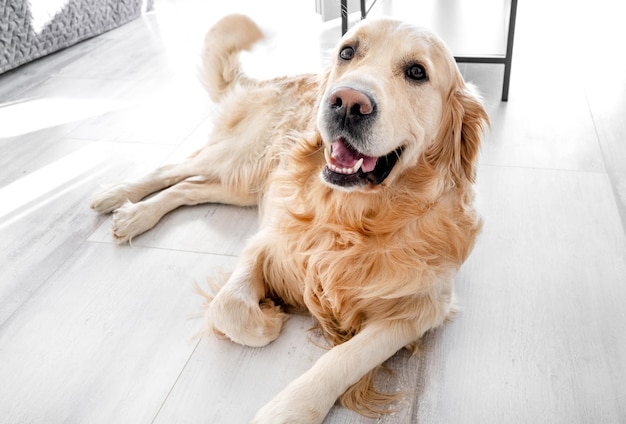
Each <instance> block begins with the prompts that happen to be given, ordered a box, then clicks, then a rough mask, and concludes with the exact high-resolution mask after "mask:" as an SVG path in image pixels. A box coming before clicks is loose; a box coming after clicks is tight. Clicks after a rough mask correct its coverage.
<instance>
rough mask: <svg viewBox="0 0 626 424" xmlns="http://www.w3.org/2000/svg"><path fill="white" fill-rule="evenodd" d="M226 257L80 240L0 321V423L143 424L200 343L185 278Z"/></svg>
mask: <svg viewBox="0 0 626 424" xmlns="http://www.w3.org/2000/svg"><path fill="white" fill-rule="evenodd" d="M233 262H234V258H226V257H223V256H209V255H202V254H196V253H189V252H174V251H165V250H160V249H144V248H138V247H134V248H131V247H118V246H114V245H111V244H106V243H105V244H102V243H88V244H87V245H85V246H84V247H83V248H82V249H81V250H80V251H78V252H77V254H76V255H74V256H72V257H71V258H70V259H69V260H68V262H67V263H66V264H65V265H63V266H62V267H61V268H60V269H59V271H58V272H57V273H56V274H55V275H54V276H53V278H52V279H51V280H50V281H49V282H48V284H46V287H45V288H43V289H42V290H40V291H39V292H38V293H37V294H36V295H35V296H33V297H32V298H31V299H29V300H28V302H26V303H25V304H24V305H23V306H22V307H21V308H20V310H19V311H18V312H17V313H16V314H15V315H14V316H13V318H12V319H11V320H10V321H9V322H8V323H5V325H3V326H2V331H1V332H0V358H2V366H0V381H2V384H1V385H0V411H1V412H2V417H3V422H12V423H24V422H48V423H50V422H67V423H113V422H134V423H140V422H144V423H145V422H150V421H151V420H152V419H153V417H154V415H155V414H156V412H157V411H158V409H159V407H160V405H161V403H162V402H163V400H164V399H165V398H166V396H167V394H168V392H169V391H170V389H171V387H172V386H173V384H174V382H175V381H176V379H177V378H178V375H179V374H180V372H181V370H182V369H183V367H184V365H185V363H186V362H187V360H188V358H189V356H190V355H191V352H192V351H193V350H194V349H195V347H196V345H197V343H198V340H197V339H196V338H194V335H195V333H196V332H197V331H198V329H199V328H200V326H199V320H197V319H193V318H194V316H195V315H196V314H197V313H198V312H201V304H202V301H201V297H200V296H197V295H195V294H194V289H193V283H194V282H198V283H201V284H204V281H205V278H206V277H207V276H208V275H210V274H211V273H212V272H213V270H215V269H218V268H220V267H224V268H225V269H228V268H230V267H232V266H233ZM157 263H158V264H161V265H162V266H159V267H156V266H155V264H157ZM112 264H115V266H111V265H112Z"/></svg>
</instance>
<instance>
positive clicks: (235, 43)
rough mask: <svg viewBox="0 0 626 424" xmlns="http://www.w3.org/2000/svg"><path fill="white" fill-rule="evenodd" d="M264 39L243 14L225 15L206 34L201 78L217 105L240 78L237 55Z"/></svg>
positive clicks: (241, 74)
mask: <svg viewBox="0 0 626 424" xmlns="http://www.w3.org/2000/svg"><path fill="white" fill-rule="evenodd" d="M262 38H263V32H261V30H260V29H259V27H258V26H257V24H255V23H254V21H252V19H250V18H248V17H247V16H244V15H236V14H235V15H228V16H226V17H224V18H222V19H221V20H220V21H219V22H217V23H216V24H215V25H214V26H213V28H211V29H210V30H209V32H207V34H206V36H205V38H204V47H203V49H202V65H203V70H202V79H203V82H204V85H205V87H206V89H207V91H208V92H209V96H210V97H211V100H213V101H214V102H217V101H219V100H220V99H221V97H222V95H223V94H224V93H225V92H226V91H227V90H228V88H229V86H230V85H231V84H233V83H235V82H237V81H238V80H239V79H241V78H242V77H243V72H242V70H241V66H240V62H239V53H240V52H241V51H242V50H250V48H251V47H252V46H253V45H254V43H256V42H257V41H259V40H261V39H262Z"/></svg>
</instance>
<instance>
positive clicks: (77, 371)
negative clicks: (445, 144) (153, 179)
mask: <svg viewBox="0 0 626 424" xmlns="http://www.w3.org/2000/svg"><path fill="white" fill-rule="evenodd" d="M384 1H386V2H391V0H384ZM484 1H486V0H484ZM217 3H222V4H220V5H216V4H217ZM223 3H227V4H223ZM270 3H271V2H270ZM306 3H307V2H294V1H288V0H281V1H277V2H275V3H274V4H272V5H269V6H268V2H254V1H252V0H248V1H245V0H229V1H228V2H213V1H211V2H208V1H201V0H185V1H174V0H172V1H165V0H160V1H159V0H157V2H156V6H157V7H156V11H155V12H153V13H150V14H148V15H146V16H145V17H143V18H142V19H139V20H136V21H134V22H132V23H130V24H128V25H126V26H124V27H122V28H119V29H117V30H114V31H111V32H109V33H107V34H104V35H102V36H100V37H97V38H95V39H92V40H90V41H87V42H84V43H82V44H80V45H77V46H75V47H72V48H70V49H67V50H65V51H63V52H60V53H58V54H56V55H53V56H50V57H47V58H45V59H43V60H40V61H38V62H36V63H33V64H30V65H27V66H24V67H22V68H20V69H18V70H16V71H15V72H10V73H8V74H5V75H3V76H0V422H2V423H3V424H5V423H6V424H9V423H10V424H23V423H46V424H50V423H106V424H110V423H133V424H134V423H153V422H154V423H167V424H170V423H220V424H221V423H226V424H230V423H245V422H248V421H249V420H250V419H251V417H252V416H253V415H254V413H255V411H256V410H257V409H258V408H259V407H260V406H261V405H263V404H264V403H265V402H266V401H268V400H269V399H270V398H271V397H272V396H273V395H274V394H275V393H277V392H278V391H279V390H280V389H281V388H282V387H284V386H285V385H286V384H287V383H288V382H289V381H291V380H292V379H293V378H295V377H296V376H297V375H299V374H300V373H302V372H303V371H304V370H305V369H307V368H308V367H309V366H311V364H312V363H313V362H314V361H315V360H316V358H318V357H319V356H320V355H321V354H322V352H323V351H322V350H321V349H320V348H318V347H316V346H315V345H314V344H312V343H311V342H310V341H309V338H310V337H312V336H311V335H310V334H308V333H307V329H308V328H309V326H310V324H311V322H310V321H309V319H308V318H306V317H294V318H293V319H291V320H290V321H289V322H288V324H287V326H286V328H285V330H284V334H283V335H282V336H281V337H280V338H279V339H278V340H277V341H276V342H274V343H272V344H271V345H270V346H268V347H266V348H262V349H253V348H243V347H240V346H237V345H234V344H232V343H229V342H227V341H223V340H218V339H216V338H204V339H201V340H199V339H197V338H194V334H195V332H196V331H197V330H198V329H199V325H200V321H199V320H198V319H197V318H196V314H197V313H198V312H199V311H200V310H201V299H200V298H199V297H198V296H197V295H195V294H194V292H193V283H194V282H198V283H199V284H201V285H206V284H207V277H208V276H216V277H218V278H219V276H220V275H221V273H223V272H228V271H229V270H231V269H232V267H233V266H234V263H235V261H236V257H237V255H238V254H239V252H240V251H241V249H242V246H243V244H244V243H245V240H246V238H247V237H248V236H250V235H251V234H252V233H253V232H254V231H255V228H256V221H255V217H256V213H255V210H253V209H239V208H234V207H227V206H218V205H202V206H197V207H192V208H184V209H181V210H177V211H175V212H173V213H171V214H170V215H168V216H167V217H166V218H165V219H164V220H163V221H162V222H161V223H160V224H159V225H158V226H157V227H156V228H155V229H154V230H153V231H151V232H149V233H147V234H145V235H144V236H141V237H138V238H136V239H135V241H134V243H133V246H132V247H129V246H121V247H120V246H116V245H114V244H113V243H112V241H111V238H110V235H109V229H110V220H109V219H108V218H107V217H104V216H100V215H97V214H95V213H94V212H92V211H91V210H90V209H89V207H88V203H89V197H90V195H91V193H93V192H94V191H95V190H96V189H97V187H98V184H99V183H107V182H116V181H119V180H122V179H126V178H128V177H132V176H134V175H138V174H141V173H143V172H146V171H147V170H149V169H150V168H152V167H154V166H156V165H158V164H159V163H162V162H164V161H171V160H175V159H177V158H180V157H182V156H184V155H185V154H187V153H189V152H190V151H191V150H193V149H194V148H195V147H197V146H199V145H201V144H202V143H203V142H204V140H205V138H206V135H207V133H208V131H209V130H210V128H211V123H210V118H211V116H212V114H213V107H212V106H211V105H210V104H209V101H208V97H207V95H205V93H204V91H203V90H202V88H201V87H200V85H199V83H198V82H197V78H196V69H195V66H196V64H197V58H198V49H199V46H200V43H201V41H202V36H203V33H204V31H205V30H206V29H207V28H208V27H209V26H210V25H211V23H213V22H215V21H216V20H217V19H218V18H219V17H220V16H222V15H223V14H225V13H227V12H232V11H240V12H248V13H249V14H251V15H252V16H254V17H255V18H257V19H258V20H260V21H262V22H263V23H264V24H265V25H266V26H267V27H268V28H270V29H271V30H272V31H273V32H274V33H275V34H276V38H274V41H272V42H270V43H268V44H267V45H266V46H265V50H263V53H262V54H260V55H257V56H254V57H250V58H248V59H247V62H246V64H247V66H248V69H249V70H250V71H251V72H252V73H256V74H258V75H264V74H268V75H270V74H280V73H283V72H287V71H289V72H296V71H300V70H315V69H317V67H319V66H321V64H322V63H323V58H324V55H325V52H326V49H327V48H328V47H329V46H331V45H333V44H334V42H335V41H336V39H337V38H338V32H339V29H338V25H339V24H338V22H334V23H330V24H321V23H320V22H319V20H318V19H317V17H316V16H315V15H314V13H313V5H314V2H313V0H310V1H308V3H310V5H307V4H306ZM396 3H397V4H400V3H401V2H400V1H397V0H396V1H395V3H394V4H396ZM405 3H407V2H406V1H405ZM408 3H411V4H413V3H414V4H415V6H414V10H415V13H414V14H411V13H407V12H406V11H403V12H402V13H401V15H402V17H403V18H406V19H417V20H418V18H419V16H420V13H419V12H420V9H419V4H420V3H419V2H413V1H409V2H408ZM623 9H624V7H623V6H621V5H618V2H615V1H608V0H606V1H605V0H600V1H597V2H587V3H585V4H581V2H570V1H566V0H558V1H554V2H545V1H543V0H528V1H524V2H520V6H519V11H518V31H517V38H516V45H515V55H514V59H513V60H514V63H513V73H512V80H511V90H510V101H509V102H508V103H501V102H500V101H499V96H500V90H501V78H502V69H501V68H500V67H499V66H491V65H463V66H462V71H463V73H464V75H465V76H466V79H468V80H471V81H474V82H475V83H476V84H477V85H478V87H479V89H480V90H481V91H482V92H483V94H484V97H485V102H486V105H487V108H488V110H489V113H490V115H491V119H492V121H493V129H492V131H491V132H490V133H489V134H488V136H487V139H486V143H485V145H484V148H483V152H482V158H481V165H480V169H479V184H478V186H479V202H478V203H479V208H480V210H481V213H482V215H483V216H484V219H485V227H484V231H483V233H482V235H481V237H480V240H479V242H478V245H477V246H476V249H475V251H474V253H473V254H472V256H471V258H470V259H469V261H468V262H467V263H466V265H465V266H464V267H463V268H462V269H461V272H460V273H459V275H458V278H457V281H456V285H457V292H458V295H459V298H460V300H461V302H462V304H463V311H462V312H461V313H460V314H459V316H458V317H457V319H456V320H455V321H454V322H453V323H452V324H450V325H448V326H447V327H445V328H443V329H441V330H439V331H436V332H434V333H432V334H429V335H428V336H427V337H426V339H425V341H424V352H423V353H422V354H420V355H418V356H414V357H411V356H409V355H408V354H407V353H406V352H400V353H399V354H398V355H396V356H395V357H393V358H392V359H391V360H390V361H389V365H390V367H391V368H392V369H394V370H395V371H396V377H395V378H390V379H389V381H387V382H386V384H387V388H388V389H389V390H404V391H406V392H407V400H406V402H405V403H403V404H401V405H399V406H398V408H399V409H398V412H397V413H395V414H394V415H391V416H387V417H383V418H381V419H380V420H367V419H364V418H362V417H360V416H358V415H355V414H354V413H351V412H350V411H347V410H345V409H343V408H341V407H335V408H334V409H333V410H332V411H331V414H330V415H329V417H328V418H327V420H326V422H327V423H370V422H372V423H373V422H380V423H416V422H419V423H423V424H433V423H442V424H449V423H462V424H468V423H469V424H474V423H476V424H485V423H487V424H491V423H493V424H501V423H524V424H526V423H535V424H536V423H546V424H548V423H549V424H552V423H563V424H566V423H567V424H570V423H585V424H586V423H589V424H598V423H625V422H626V238H625V234H624V228H625V227H624V224H625V222H626V61H625V57H626V55H624V52H623V44H624V40H626V30H624V29H623V25H622V18H623V16H624V13H623V12H624V10H623ZM279 10H280V11H281V13H282V14H283V15H287V16H289V17H290V21H289V22H285V21H284V20H281V19H279V18H278V17H277V16H274V15H276V12H277V11H279ZM394 10H396V11H399V10H401V9H399V6H398V9H394V8H393V7H391V8H388V7H387V6H385V8H382V7H381V8H380V10H377V11H376V13H395V12H394ZM444 20H445V19H444ZM476 30H477V31H479V30H480V26H477V27H476Z"/></svg>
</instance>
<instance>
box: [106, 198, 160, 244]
mask: <svg viewBox="0 0 626 424" xmlns="http://www.w3.org/2000/svg"><path fill="white" fill-rule="evenodd" d="M159 218H160V217H159V216H156V215H153V214H151V213H150V209H149V208H147V207H146V205H144V204H143V203H132V202H126V203H124V204H123V205H122V206H121V207H119V208H117V209H116V210H115V212H114V213H113V238H114V239H115V241H116V242H117V243H120V244H121V243H126V242H128V241H130V240H132V238H133V237H135V236H138V235H139V234H141V233H144V232H146V231H148V230H149V229H150V228H152V227H154V226H155V225H156V223H157V222H158V221H159Z"/></svg>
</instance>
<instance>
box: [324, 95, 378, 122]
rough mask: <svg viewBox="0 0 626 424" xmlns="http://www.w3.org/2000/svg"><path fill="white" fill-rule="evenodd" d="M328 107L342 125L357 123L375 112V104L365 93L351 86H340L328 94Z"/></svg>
mask: <svg viewBox="0 0 626 424" xmlns="http://www.w3.org/2000/svg"><path fill="white" fill-rule="evenodd" d="M328 103H329V106H330V108H331V109H332V110H333V112H334V113H335V115H336V117H337V118H339V119H340V120H341V121H343V122H344V125H346V124H347V125H354V124H358V123H359V122H360V121H361V120H363V119H364V118H367V117H369V116H371V115H373V113H374V112H375V108H376V104H375V103H374V101H373V99H371V98H370V97H369V96H368V95H367V94H365V93H363V92H362V91H359V90H355V89H353V88H347V87H342V88H338V89H337V90H335V91H333V92H332V93H331V94H330V96H328Z"/></svg>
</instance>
